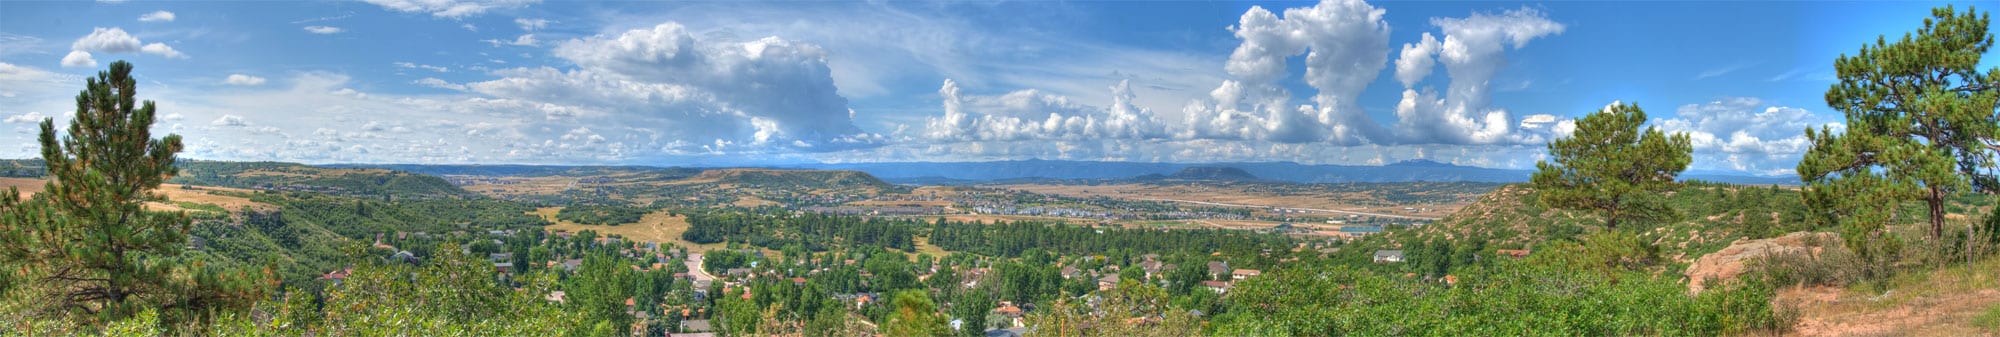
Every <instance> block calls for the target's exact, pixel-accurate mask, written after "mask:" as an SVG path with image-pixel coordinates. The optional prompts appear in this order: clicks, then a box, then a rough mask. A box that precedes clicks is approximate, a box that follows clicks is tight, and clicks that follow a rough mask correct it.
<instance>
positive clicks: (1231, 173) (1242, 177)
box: [1167, 166, 1258, 181]
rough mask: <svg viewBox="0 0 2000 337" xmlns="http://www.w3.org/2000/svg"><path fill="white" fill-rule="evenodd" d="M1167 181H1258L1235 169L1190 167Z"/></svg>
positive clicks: (1247, 173) (1254, 176) (1253, 176)
mask: <svg viewBox="0 0 2000 337" xmlns="http://www.w3.org/2000/svg"><path fill="white" fill-rule="evenodd" d="M1167 179H1179V180H1206V181H1256V180H1258V179H1257V176H1256V175H1252V174H1250V172H1246V171H1243V169H1240V168H1234V167H1212V166H1202V167H1189V168H1185V169H1181V171H1180V172H1175V173H1174V175H1170V176H1167Z"/></svg>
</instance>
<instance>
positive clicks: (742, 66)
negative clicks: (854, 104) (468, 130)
mask: <svg viewBox="0 0 2000 337" xmlns="http://www.w3.org/2000/svg"><path fill="white" fill-rule="evenodd" d="M554 54H555V55H556V56H557V57H561V58H563V59H565V60H568V61H570V62H571V63H573V64H575V65H576V66H577V67H576V68H574V69H556V68H551V67H535V68H511V69H497V70H493V71H492V72H493V73H494V74H497V75H500V76H502V78H500V79H496V80H491V81H483V82H474V83H467V84H465V86H466V87H467V89H469V90H470V91H472V92H475V93H480V94H484V95H488V96H491V97H493V98H494V100H491V101H488V103H492V104H509V105H520V106H526V107H532V108H533V109H534V110H538V111H542V112H543V113H544V115H545V116H546V117H547V119H565V118H572V117H574V116H592V118H593V119H609V120H606V122H612V123H617V124H619V125H624V126H627V127H633V128H643V129H645V130H646V132H645V134H644V135H633V134H630V132H628V131H624V130H618V129H595V128H593V129H592V130H595V132H596V133H598V134H600V135H602V136H603V137H606V138H607V139H608V140H609V142H606V143H604V145H609V144H625V143H623V142H620V141H619V140H620V139H624V138H627V137H642V138H643V139H637V140H640V142H639V143H636V144H631V146H630V147H636V148H641V149H657V150H659V151H664V152H666V153H680V154H688V153H715V152H738V151H770V150H773V149H790V150H796V151H812V152H817V151H833V150H840V149H849V148H856V147H871V146H877V145H878V144H879V143H881V142H882V139H881V136H879V135H875V134H870V133H866V132H862V131H861V129H860V128H859V127H856V126H855V125H854V122H853V120H852V116H850V115H849V110H848V108H847V99H846V98H844V97H842V96H840V95H839V93H838V89H837V88H835V86H834V84H833V79H832V77H831V74H830V70H829V68H828V67H827V64H826V51H825V50H823V49H821V48H819V47H818V46H815V45H811V44H805V43H798V42H793V41H789V40H784V39H780V38H776V37H766V38H761V39H754V40H747V41H732V40H726V39H698V38H695V37H694V35H693V34H691V33H689V32H688V30H687V29H686V28H685V27H683V26H681V25H680V24H678V23H671V22H669V23H663V24H659V25H656V26H654V27H651V28H645V29H635V30H629V31H625V32H619V33H615V34H603V35H596V36H590V37H585V38H582V39H575V40H568V41H563V42H561V43H558V44H557V46H556V49H555V51H554ZM617 134H625V135H624V136H620V135H617ZM559 140H560V139H559ZM572 140H573V139H572ZM556 145H557V146H559V144H556ZM575 145H577V146H587V145H591V144H575ZM624 150H626V151H630V150H631V149H630V148H627V149H624Z"/></svg>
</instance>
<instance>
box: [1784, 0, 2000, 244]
mask: <svg viewBox="0 0 2000 337" xmlns="http://www.w3.org/2000/svg"><path fill="white" fill-rule="evenodd" d="M1931 15H1932V16H1933V17H1932V18H1926V19H1924V26H1923V28H1920V29H1918V30H1917V32H1916V33H1915V34H1908V33H1906V34H1904V35H1903V38H1902V39H1900V40H1897V41H1895V42H1889V41H1888V40H1887V39H1886V38H1881V37H1878V38H1876V40H1875V44H1873V45H1864V46H1862V47H1861V52H1860V54H1857V55H1854V56H1848V55H1841V56H1840V58H1839V59H1836V60H1835V61H1834V68H1835V70H1836V71H1838V73H1839V74H1838V76H1839V78H1840V83H1836V84H1834V85H1833V87H1832V88H1829V89H1827V91H1826V103H1827V105H1829V106H1831V107H1833V108H1834V109H1836V110H1840V111H1841V112H1842V113H1845V114H1846V115H1847V128H1846V131H1845V132H1843V133H1835V132H1834V131H1833V130H1832V129H1829V128H1825V127H1822V128H1821V129H1820V130H1818V131H1817V132H1815V131H1814V130H1811V129H1807V130H1806V137H1807V139H1809V140H1811V141H1812V144H1813V145H1812V149H1811V150H1810V151H1808V152H1807V153H1806V155H1805V158H1804V159H1803V160H1801V161H1799V166H1798V172H1799V178H1800V179H1803V180H1805V182H1806V187H1805V189H1804V190H1803V192H1802V193H1803V194H1804V197H1805V200H1806V205H1807V206H1808V207H1810V208H1811V210H1812V211H1813V213H1814V215H1815V216H1816V217H1818V218H1819V219H1820V220H1822V221H1823V222H1825V223H1830V224H1836V225H1842V227H1843V228H1845V229H1844V232H1848V233H1849V234H1850V235H1849V240H1856V239H1859V238H1858V237H1857V236H1873V235H1875V233H1876V232H1879V231H1880V228H1881V226H1882V225H1883V224H1884V223H1886V222H1888V221H1891V220H1892V218H1893V217H1894V213H1893V212H1894V208H1895V207H1897V206H1898V205H1899V204H1900V202H1901V201H1905V200H1922V201H1923V202H1924V204H1925V206H1926V207H1928V209H1929V214H1928V217H1929V220H1930V224H1931V228H1930V236H1931V237H1933V238H1936V237H1939V236H1941V235H1942V234H1943V233H1944V219H1945V216H1944V212H1945V205H1944V203H1945V201H1946V200H1948V199H1949V198H1950V197H1951V196H1953V195H1955V194H1957V193H1960V192H1962V191H1964V190H1966V189H1967V188H1973V189H1977V190H1983V191H1988V192H1992V191H1995V190H1996V189H2000V181H1996V180H1995V177H1994V161H1995V158H1994V156H1995V151H2000V143H1996V142H1995V138H1996V136H2000V119H1996V118H1997V117H1996V116H1995V114H1994V111H1995V110H1994V103H1995V101H1997V100H2000V90H1996V89H1995V87H1994V85H1995V83H1994V82H1993V81H1994V80H1995V79H1996V78H2000V68H1993V69H1988V70H1987V72H1986V73H1985V74H1981V73H1979V71H1978V69H1976V68H1977V67H1978V65H1979V58H1980V55H1981V54H1984V53H1986V50H1987V49H1988V48H1991V47H1992V46H1993V37H1992V36H1989V35H1988V34H1987V31H1986V29H1987V28H1986V27H1987V22H1988V20H1987V16H1986V15H1985V14H1981V13H1976V11H1975V10H1970V9H1968V10H1967V11H1966V12H1965V13H1959V12H1957V11H1955V10H1953V9H1952V8H1951V7H1949V6H1947V7H1944V8H1938V9H1933V10H1932V11H1931Z"/></svg>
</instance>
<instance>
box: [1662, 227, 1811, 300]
mask: <svg viewBox="0 0 2000 337" xmlns="http://www.w3.org/2000/svg"><path fill="white" fill-rule="evenodd" d="M1840 244H1841V243H1840V235H1838V234H1834V233H1821V232H1798V233H1791V234H1785V236H1780V237H1775V238H1769V239H1759V240H1741V239H1739V240H1736V242H1734V243H1730V244H1729V247H1728V248H1723V249H1722V250H1721V251H1717V252H1715V253H1713V254H1708V255H1702V256H1701V258H1697V259H1695V260H1694V264H1690V265H1688V269H1687V276H1688V290H1689V291H1692V292H1696V293H1699V292H1701V291H1702V289H1704V288H1705V284H1707V283H1708V282H1709V280H1710V279H1714V280H1716V281H1718V282H1719V281H1722V280H1730V279H1735V278H1736V277H1737V276H1738V275H1742V274H1743V268H1744V267H1745V266H1746V265H1747V264H1748V263H1749V262H1750V260H1751V259H1754V258H1757V257H1762V256H1769V255H1776V254H1788V253H1800V252H1803V253H1806V254H1810V255H1813V256H1819V253H1820V251H1822V250H1824V249H1825V248H1828V247H1832V248H1835V249H1840Z"/></svg>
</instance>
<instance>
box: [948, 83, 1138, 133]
mask: <svg viewBox="0 0 2000 337" xmlns="http://www.w3.org/2000/svg"><path fill="white" fill-rule="evenodd" d="M1111 94H1112V104H1111V107H1110V108H1108V109H1099V108H1097V107H1092V106H1087V105H1083V104H1077V103H1073V102H1071V100H1070V99H1069V98H1068V97H1064V96H1059V95H1052V94H1047V93H1043V92H1041V91H1038V90H1033V89H1030V90H1021V91H1015V92H1012V93H1008V94H1005V95H1000V96H965V95H961V94H960V92H959V88H958V83H956V82H953V81H951V80H945V82H944V87H943V88H939V89H938V96H940V97H941V98H943V100H944V116H943V117H936V118H930V119H928V120H927V122H926V123H925V127H926V128H925V130H926V133H925V134H924V137H925V138H926V139H927V140H931V141H1024V140H1037V139H1061V140H1072V141H1083V140H1107V141H1108V140H1139V139H1152V138H1160V137H1164V136H1165V135H1166V131H1165V129H1164V128H1163V125H1162V124H1161V123H1160V121H1159V120H1158V118H1157V117H1155V116H1154V115H1153V112H1152V111H1151V110H1147V109H1144V108H1140V107H1138V106H1135V105H1133V104H1132V99H1133V94H1132V86H1131V82H1129V81H1121V82H1118V85H1116V86H1112V87H1111ZM974 111H977V112H978V113H974ZM1043 114H1045V115H1043Z"/></svg>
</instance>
